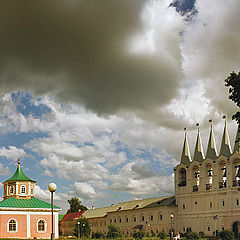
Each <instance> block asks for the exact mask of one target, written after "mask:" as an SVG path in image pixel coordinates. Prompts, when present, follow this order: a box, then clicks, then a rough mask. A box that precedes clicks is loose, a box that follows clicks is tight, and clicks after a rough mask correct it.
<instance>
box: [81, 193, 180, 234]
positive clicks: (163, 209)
mask: <svg viewBox="0 0 240 240" xmlns="http://www.w3.org/2000/svg"><path fill="white" fill-rule="evenodd" d="M176 210H177V209H176V204H175V197H174V196H167V197H158V198H148V199H142V200H135V201H128V202H121V203H119V204H117V205H114V206H110V207H104V208H96V209H90V210H88V211H86V212H84V213H83V215H82V216H83V217H85V218H87V219H88V220H89V221H90V224H91V227H92V232H103V233H106V232H107V231H108V225H110V224H116V225H118V226H119V227H120V229H121V231H122V234H123V235H126V236H129V235H130V234H131V233H132V232H134V231H139V230H142V231H145V232H149V233H150V234H151V233H153V232H154V233H156V234H157V233H158V232H159V231H165V232H168V231H169V229H170V228H171V224H173V219H171V215H175V214H176Z"/></svg>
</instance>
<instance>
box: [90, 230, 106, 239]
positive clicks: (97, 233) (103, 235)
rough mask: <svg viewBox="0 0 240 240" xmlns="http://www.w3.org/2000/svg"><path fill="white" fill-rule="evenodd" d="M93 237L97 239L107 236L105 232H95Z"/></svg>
mask: <svg viewBox="0 0 240 240" xmlns="http://www.w3.org/2000/svg"><path fill="white" fill-rule="evenodd" d="M92 238H96V239H101V238H105V234H104V233H102V232H95V233H92Z"/></svg>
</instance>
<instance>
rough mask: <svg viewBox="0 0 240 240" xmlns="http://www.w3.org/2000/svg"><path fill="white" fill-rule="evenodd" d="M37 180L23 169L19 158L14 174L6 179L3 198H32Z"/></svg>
mask: <svg viewBox="0 0 240 240" xmlns="http://www.w3.org/2000/svg"><path fill="white" fill-rule="evenodd" d="M35 183H36V181H34V180H32V179H30V178H28V177H27V176H26V175H25V174H24V173H23V171H22V169H21V162H20V159H18V166H17V170H16V172H15V173H14V175H13V176H12V177H11V178H9V179H8V180H6V181H5V182H4V183H3V185H4V194H3V195H4V197H3V200H5V199H7V198H10V197H14V198H16V199H30V198H33V197H35Z"/></svg>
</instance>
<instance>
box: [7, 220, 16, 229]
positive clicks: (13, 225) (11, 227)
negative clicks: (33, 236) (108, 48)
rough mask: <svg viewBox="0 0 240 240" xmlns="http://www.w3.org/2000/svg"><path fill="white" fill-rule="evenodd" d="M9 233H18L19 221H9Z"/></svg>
mask: <svg viewBox="0 0 240 240" xmlns="http://www.w3.org/2000/svg"><path fill="white" fill-rule="evenodd" d="M8 232H17V220H16V219H10V220H9V221H8Z"/></svg>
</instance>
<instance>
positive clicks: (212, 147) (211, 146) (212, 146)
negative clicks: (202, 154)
mask: <svg viewBox="0 0 240 240" xmlns="http://www.w3.org/2000/svg"><path fill="white" fill-rule="evenodd" d="M209 122H210V123H211V129H210V134H209V140H208V147H207V154H206V158H210V159H213V160H215V159H216V158H217V151H216V143H215V138H214V133H213V126H212V120H209Z"/></svg>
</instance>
